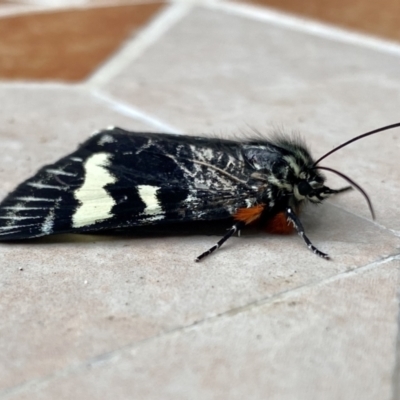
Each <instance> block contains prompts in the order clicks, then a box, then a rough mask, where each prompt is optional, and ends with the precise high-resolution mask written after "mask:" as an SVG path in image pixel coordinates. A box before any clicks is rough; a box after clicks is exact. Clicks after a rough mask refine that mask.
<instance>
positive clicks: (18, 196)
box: [0, 123, 400, 261]
mask: <svg viewBox="0 0 400 400" xmlns="http://www.w3.org/2000/svg"><path fill="white" fill-rule="evenodd" d="M399 126H400V123H396V124H392V125H388V126H385V127H382V128H379V129H375V130H373V131H370V132H367V133H364V134H362V135H359V136H357V137H355V138H353V139H351V140H349V141H347V142H345V143H343V144H341V145H340V146H338V147H336V148H334V149H333V150H331V151H329V152H327V153H326V154H325V155H323V156H322V157H320V158H319V159H318V160H317V161H315V160H314V159H313V158H312V156H311V154H310V152H309V150H308V148H307V146H306V145H305V143H304V142H303V141H301V140H300V139H298V138H290V137H286V136H282V135H281V136H277V137H275V138H274V139H269V140H266V139H263V138H261V137H256V138H254V139H247V140H243V141H236V140H228V139H221V138H209V137H196V136H187V135H175V134H162V133H147V132H128V131H125V130H123V129H120V128H110V129H108V130H104V131H101V132H99V133H97V134H95V135H94V136H92V137H91V138H89V139H88V140H87V141H86V142H84V143H83V144H82V145H80V146H79V147H78V149H77V150H76V151H75V152H73V153H71V154H69V155H67V156H66V157H64V158H61V159H60V160H58V161H56V162H55V163H54V164H51V165H46V166H44V167H43V168H41V169H40V170H39V171H38V172H37V173H36V174H35V175H34V176H33V177H31V178H29V179H28V180H26V181H25V182H23V183H21V184H20V185H19V186H18V187H17V188H16V189H15V190H14V191H13V192H11V193H10V194H9V195H8V196H7V197H6V198H5V199H4V200H3V201H2V202H1V203H0V241H10V240H22V239H30V238H36V237H40V236H45V235H51V234H56V233H71V232H73V233H79V232H95V231H101V230H119V229H129V228H133V227H143V226H146V225H160V224H166V223H168V224H171V223H177V224H178V223H181V222H185V221H216V220H225V219H231V220H232V223H231V224H232V225H231V227H230V229H229V230H227V232H226V234H225V235H224V236H223V237H222V238H221V239H220V240H219V241H218V242H217V243H216V244H215V245H214V246H212V247H211V248H210V249H209V250H207V251H205V252H204V253H202V254H200V255H199V256H198V257H197V258H196V261H200V260H201V259H203V258H204V257H206V256H207V255H209V254H211V253H213V252H214V251H215V250H217V249H218V248H219V247H220V246H221V245H222V244H223V243H224V242H225V241H226V240H227V239H229V238H230V237H231V236H232V235H234V234H235V233H240V231H241V230H242V229H243V228H245V227H246V226H248V225H253V224H257V225H259V226H261V227H264V228H265V229H266V230H267V231H269V232H276V233H290V232H292V231H293V230H296V231H297V233H298V234H299V235H300V236H301V238H302V239H303V240H304V242H305V244H306V245H307V247H308V248H309V249H310V250H311V251H312V252H313V253H315V254H316V255H318V256H320V257H322V258H325V259H328V258H329V256H328V255H327V254H326V253H323V252H322V251H320V250H318V249H317V248H316V247H315V246H314V245H313V244H312V243H311V241H310V240H309V238H308V237H307V235H306V233H305V232H304V228H303V225H302V224H301V221H300V219H299V217H298V215H299V213H300V211H301V209H302V208H303V206H304V205H305V204H306V203H313V204H316V203H321V202H323V201H324V200H326V199H327V198H329V197H330V196H332V195H336V194H339V193H343V192H345V191H347V190H349V189H351V188H352V187H353V188H355V189H357V190H358V191H360V192H361V193H362V194H363V195H364V197H365V199H366V201H367V203H368V206H369V208H370V211H371V214H372V217H374V212H373V207H372V204H371V201H370V199H369V197H368V195H367V194H366V193H365V191H364V190H363V189H362V188H361V187H360V186H359V185H358V184H357V183H356V182H354V181H353V180H352V179H350V178H349V177H348V176H346V175H344V174H343V173H341V172H339V171H336V170H334V169H332V168H329V167H324V166H321V165H320V162H321V161H322V160H324V159H325V158H327V157H328V156H329V155H331V154H332V153H334V152H336V151H338V150H339V149H341V148H343V147H345V146H347V145H349V144H350V143H353V142H355V141H357V140H360V139H362V138H364V137H366V136H369V135H372V134H375V133H377V132H381V131H384V130H388V129H393V128H396V127H399ZM321 171H329V172H333V173H335V174H337V175H339V176H340V177H342V178H343V179H344V180H346V181H347V182H348V183H350V186H346V187H343V188H339V189H331V188H329V187H328V186H326V185H325V181H326V179H325V177H324V175H323V174H322V173H321Z"/></svg>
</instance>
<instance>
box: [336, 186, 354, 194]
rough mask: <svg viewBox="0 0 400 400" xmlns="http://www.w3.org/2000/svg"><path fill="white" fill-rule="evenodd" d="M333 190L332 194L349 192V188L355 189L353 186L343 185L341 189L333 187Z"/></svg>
mask: <svg viewBox="0 0 400 400" xmlns="http://www.w3.org/2000/svg"><path fill="white" fill-rule="evenodd" d="M331 190H332V192H331V193H332V194H339V193H343V192H348V191H349V190H353V186H345V187H342V188H340V189H331Z"/></svg>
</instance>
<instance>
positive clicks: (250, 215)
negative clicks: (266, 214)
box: [233, 204, 265, 225]
mask: <svg viewBox="0 0 400 400" xmlns="http://www.w3.org/2000/svg"><path fill="white" fill-rule="evenodd" d="M264 208H265V204H258V205H257V206H254V207H250V208H239V209H238V210H237V211H236V214H235V215H234V216H233V218H234V219H235V221H242V222H244V223H245V224H246V225H248V224H251V223H252V222H254V221H257V220H258V219H259V218H260V217H261V214H262V212H263V211H264Z"/></svg>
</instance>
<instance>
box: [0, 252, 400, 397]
mask: <svg viewBox="0 0 400 400" xmlns="http://www.w3.org/2000/svg"><path fill="white" fill-rule="evenodd" d="M391 261H400V255H395V256H389V257H386V258H384V259H381V260H378V261H374V262H372V263H370V264H367V265H364V266H362V267H358V268H355V269H352V270H350V271H343V272H340V273H338V274H335V275H332V276H329V277H327V278H324V279H321V280H319V281H316V282H310V283H307V284H304V285H301V286H298V287H296V288H293V289H289V290H287V291H282V292H280V293H277V294H275V295H273V296H270V297H266V298H264V299H260V300H255V301H253V302H250V303H248V304H245V305H243V306H239V307H236V308H233V309H229V310H227V311H224V312H222V313H219V314H216V315H213V316H211V317H206V318H204V319H202V320H199V321H194V322H192V323H191V324H189V325H186V326H178V327H175V328H172V329H170V330H168V331H165V332H161V333H159V334H157V335H155V336H151V337H148V338H145V339H142V340H139V341H137V342H135V343H133V344H127V345H125V346H123V347H120V348H118V349H115V350H111V351H109V352H105V353H103V354H100V355H97V356H93V357H91V358H90V359H88V360H84V361H82V362H79V363H78V364H75V365H71V366H69V367H66V368H64V369H61V370H58V371H55V372H54V373H51V374H49V375H46V376H44V377H40V378H35V379H32V380H30V381H27V382H22V383H21V384H19V385H17V386H14V387H10V388H6V389H3V390H2V391H1V392H0V398H1V399H6V398H7V397H8V396H12V395H15V394H18V393H21V392H26V390H28V391H29V392H30V393H32V390H35V388H36V389H39V388H40V386H43V385H46V384H47V383H50V382H52V381H54V380H56V379H59V378H63V377H68V376H70V375H74V374H75V375H76V374H77V373H79V372H80V371H87V370H88V368H95V367H96V366H101V365H103V364H105V363H108V362H112V360H113V359H116V358H118V357H120V356H121V355H124V353H132V351H134V349H136V348H138V347H139V346H141V345H143V344H146V343H148V342H151V341H154V340H158V339H162V338H164V337H169V336H173V335H175V334H178V333H185V332H190V331H193V330H195V329H198V328H199V327H201V326H204V325H207V324H212V323H214V322H217V321H219V320H220V318H224V317H233V316H235V315H238V314H241V313H243V312H246V311H249V312H251V311H253V310H256V309H258V308H259V307H263V306H267V305H272V304H274V303H276V302H281V301H285V300H288V299H290V298H292V297H293V296H295V295H298V294H299V293H300V294H301V293H302V292H303V291H304V290H307V289H310V288H318V287H321V286H324V285H326V284H329V283H331V282H335V281H337V280H339V279H342V278H347V277H353V276H357V275H359V274H360V273H363V272H366V271H370V270H373V269H375V268H378V267H380V266H381V265H384V264H386V263H389V262H391ZM399 323H400V314H399ZM396 367H397V363H396ZM396 371H398V368H396V369H395V372H396ZM394 379H395V377H393V381H394ZM396 393H397V392H395V391H394V394H396ZM6 396H7V397H6ZM393 400H398V399H397V398H396V397H393Z"/></svg>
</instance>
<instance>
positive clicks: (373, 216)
mask: <svg viewBox="0 0 400 400" xmlns="http://www.w3.org/2000/svg"><path fill="white" fill-rule="evenodd" d="M314 169H323V170H325V171H329V172H333V173H334V174H336V175H339V176H340V177H341V178H343V179H344V180H346V181H347V182H349V183H350V185H351V186H353V187H355V188H356V189H357V190H358V191H359V192H360V193H361V194H362V195H363V196H364V197H365V200H367V203H368V207H369V211H370V212H371V215H372V219H375V212H374V207H373V206H372V203H371V200H370V198H369V196H368V194H367V192H366V191H365V190H364V189H363V188H362V187H361V186H360V185H359V184H358V183H356V182H355V181H353V179H351V178H349V177H348V176H347V175H345V174H343V173H341V172H339V171H336V170H335V169H332V168H328V167H321V166H319V165H317V166H315V167H314Z"/></svg>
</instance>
